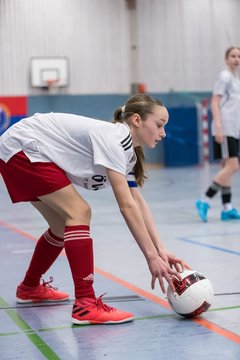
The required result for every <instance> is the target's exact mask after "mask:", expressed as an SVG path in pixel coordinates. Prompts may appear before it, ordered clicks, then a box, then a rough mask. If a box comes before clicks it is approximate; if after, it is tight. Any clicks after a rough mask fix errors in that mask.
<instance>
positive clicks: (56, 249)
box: [22, 229, 64, 287]
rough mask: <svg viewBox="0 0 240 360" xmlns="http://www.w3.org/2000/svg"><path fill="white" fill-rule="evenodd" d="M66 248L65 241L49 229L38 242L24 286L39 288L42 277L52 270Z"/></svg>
mask: <svg viewBox="0 0 240 360" xmlns="http://www.w3.org/2000/svg"><path fill="white" fill-rule="evenodd" d="M63 246H64V242H63V239H62V238H60V237H58V236H56V235H54V234H53V233H52V231H51V230H50V229H48V230H47V231H46V232H45V233H44V234H43V235H42V236H41V237H40V239H39V240H38V242H37V245H36V247H35V250H34V253H33V256H32V260H31V262H30V265H29V268H28V270H27V272H26V275H25V278H24V280H23V282H22V283H23V285H25V286H29V287H34V286H38V285H39V283H40V279H41V277H42V275H43V274H44V273H45V272H46V271H47V270H48V269H49V268H50V266H51V265H52V264H53V262H54V261H55V260H56V258H57V257H58V255H59V254H60V252H61V251H62V249H63Z"/></svg>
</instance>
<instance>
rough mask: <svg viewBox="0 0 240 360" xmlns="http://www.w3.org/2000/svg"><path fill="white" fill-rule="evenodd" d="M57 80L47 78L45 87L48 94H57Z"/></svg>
mask: <svg viewBox="0 0 240 360" xmlns="http://www.w3.org/2000/svg"><path fill="white" fill-rule="evenodd" d="M58 83H59V80H58V79H47V80H46V88H47V90H48V92H49V94H57V93H58V90H59V85H58Z"/></svg>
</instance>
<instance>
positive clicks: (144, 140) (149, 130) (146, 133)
mask: <svg viewBox="0 0 240 360" xmlns="http://www.w3.org/2000/svg"><path fill="white" fill-rule="evenodd" d="M133 116H135V117H136V118H135V120H134V124H135V131H134V134H132V135H133V145H134V146H138V145H142V146H146V147H148V148H154V147H155V146H156V145H157V144H158V143H159V141H161V140H162V139H163V138H164V137H165V136H166V133H165V130H164V127H165V125H166V124H167V122H168V118H169V115H168V111H167V109H166V108H165V107H164V106H158V105H156V106H155V107H154V108H153V112H152V114H148V115H147V118H146V119H145V120H144V121H143V120H142V119H141V118H140V116H139V115H138V114H135V115H133Z"/></svg>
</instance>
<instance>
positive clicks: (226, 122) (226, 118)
mask: <svg viewBox="0 0 240 360" xmlns="http://www.w3.org/2000/svg"><path fill="white" fill-rule="evenodd" d="M213 94H215V95H221V96H222V99H221V103H220V115H221V121H222V129H223V134H224V135H225V136H232V137H234V138H236V139H239V137H240V79H239V77H237V76H235V75H234V74H233V73H232V72H231V71H229V70H223V71H222V72H221V73H220V74H219V76H218V79H217V81H216V83H215V86H214V90H213ZM212 134H213V135H215V125H214V122H212Z"/></svg>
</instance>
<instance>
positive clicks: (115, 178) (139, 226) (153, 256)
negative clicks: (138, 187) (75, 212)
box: [107, 169, 181, 293]
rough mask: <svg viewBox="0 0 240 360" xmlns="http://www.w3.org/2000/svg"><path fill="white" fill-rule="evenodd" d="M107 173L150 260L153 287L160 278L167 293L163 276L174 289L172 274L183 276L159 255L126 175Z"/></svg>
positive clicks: (163, 289)
mask: <svg viewBox="0 0 240 360" xmlns="http://www.w3.org/2000/svg"><path fill="white" fill-rule="evenodd" d="M107 175H108V178H109V181H110V183H111V186H112V189H113V192H114V195H115V197H116V200H117V202H118V205H119V209H120V211H121V214H122V216H123V217H124V219H125V221H126V223H127V225H128V228H129V230H130V231H131V233H132V235H133V237H134V239H135V240H136V242H137V243H138V245H139V247H140V249H141V251H142V252H143V254H144V256H145V258H146V260H147V262H148V266H149V270H150V272H151V274H152V282H151V285H152V289H154V286H155V281H156V279H158V281H159V284H160V287H161V289H162V291H163V293H165V292H166V291H165V286H164V283H163V278H165V279H166V280H167V282H168V283H169V285H170V287H171V288H172V289H173V291H174V285H173V282H172V276H173V275H174V276H176V277H177V278H178V279H179V280H180V281H181V276H180V275H179V274H178V272H177V271H175V270H173V269H171V267H170V266H169V264H168V262H166V261H164V260H163V259H162V257H161V256H159V253H158V250H157V248H156V246H155V245H154V243H153V242H152V239H151V237H150V235H149V233H148V230H147V227H146V224H145V221H144V218H143V215H142V213H141V211H140V209H139V207H138V205H137V203H136V201H135V200H134V198H133V196H132V194H131V192H130V189H129V186H128V183H127V180H126V177H125V176H124V175H122V174H120V173H118V172H116V171H114V170H111V169H107Z"/></svg>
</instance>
